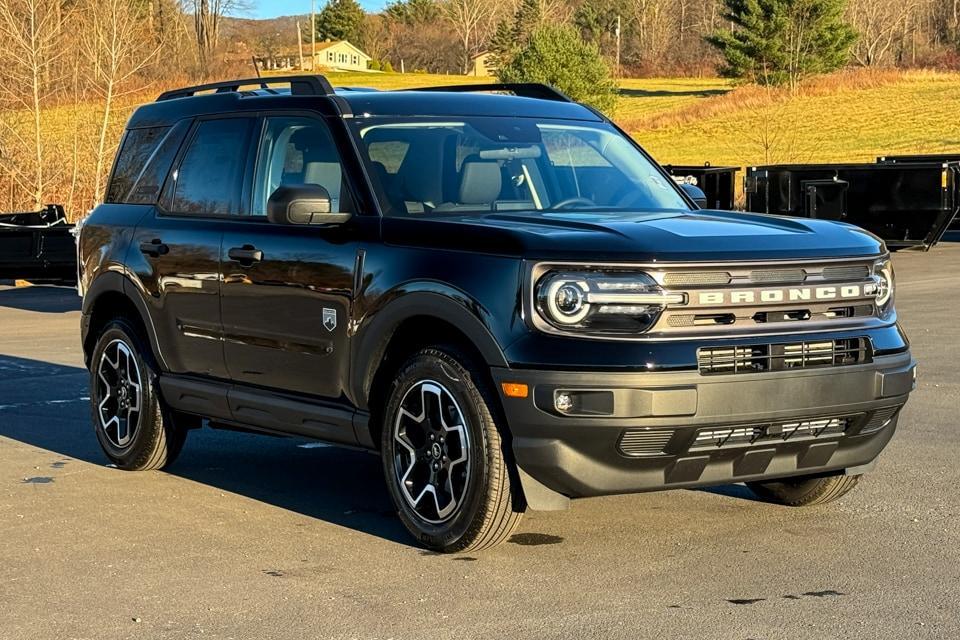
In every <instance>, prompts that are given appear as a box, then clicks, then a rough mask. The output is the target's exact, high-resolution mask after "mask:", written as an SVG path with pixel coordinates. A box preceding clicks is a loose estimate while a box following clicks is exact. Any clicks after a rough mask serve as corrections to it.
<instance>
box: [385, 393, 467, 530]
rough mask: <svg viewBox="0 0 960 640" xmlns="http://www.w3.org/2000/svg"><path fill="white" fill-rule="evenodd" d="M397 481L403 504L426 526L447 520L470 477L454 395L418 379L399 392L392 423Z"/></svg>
mask: <svg viewBox="0 0 960 640" xmlns="http://www.w3.org/2000/svg"><path fill="white" fill-rule="evenodd" d="M393 438H394V442H395V450H394V455H395V458H396V470H397V480H398V483H399V486H400V491H401V492H402V493H403V497H404V499H405V500H406V501H407V504H408V505H409V506H410V507H411V508H412V509H413V510H414V511H415V512H416V513H417V515H419V516H420V517H421V518H423V519H424V520H426V521H427V522H430V523H434V524H437V523H441V522H444V521H445V520H448V519H450V518H451V517H452V516H453V515H454V514H455V513H456V511H457V508H458V507H459V506H460V503H461V502H462V501H463V497H464V494H465V493H466V488H467V479H468V477H469V474H470V456H469V451H470V441H469V435H468V433H467V427H466V422H465V419H464V415H463V412H462V411H461V410H460V406H459V405H458V404H457V401H456V399H454V397H453V395H452V394H451V393H450V392H449V391H448V390H447V389H446V388H445V387H444V386H443V385H441V384H439V383H437V382H434V381H432V380H421V381H419V382H417V383H416V384H414V385H413V386H412V387H410V389H408V390H407V392H406V393H405V394H404V396H403V399H402V400H401V401H400V408H399V410H398V411H397V415H396V419H395V420H394V425H393Z"/></svg>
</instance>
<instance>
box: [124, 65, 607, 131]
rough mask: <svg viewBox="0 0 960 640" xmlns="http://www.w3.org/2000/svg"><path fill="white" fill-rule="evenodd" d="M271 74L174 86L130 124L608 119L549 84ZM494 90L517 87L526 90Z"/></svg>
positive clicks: (146, 107) (138, 125)
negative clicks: (205, 119)
mask: <svg viewBox="0 0 960 640" xmlns="http://www.w3.org/2000/svg"><path fill="white" fill-rule="evenodd" d="M308 78H311V79H312V78H315V77H308ZM267 80H269V84H273V79H264V83H263V84H260V81H259V80H249V81H228V82H218V83H213V84H209V85H200V86H198V87H187V88H184V89H177V90H173V91H168V92H166V93H164V94H162V95H161V96H160V98H159V99H158V100H157V102H153V103H149V104H146V105H143V106H141V107H139V108H138V109H137V110H136V112H135V113H134V114H133V116H132V117H131V118H130V122H129V123H128V125H127V126H128V127H129V128H140V127H149V126H158V125H169V124H172V123H173V122H176V121H177V120H180V119H182V118H185V117H194V116H200V115H212V114H219V113H237V112H245V111H263V110H271V109H284V110H287V109H294V110H301V109H302V110H311V111H318V112H320V113H323V114H325V115H332V116H342V115H349V116H353V117H377V116H398V117H405V116H429V117H444V116H450V117H467V116H494V117H506V118H522V117H535V118H547V119H563V120H586V121H594V122H597V121H600V120H601V119H602V118H601V116H599V115H598V114H597V113H596V112H595V111H593V110H592V109H590V108H588V107H585V106H583V105H581V104H578V103H576V102H572V101H570V100H569V99H568V98H566V96H563V94H560V93H559V92H557V91H556V90H554V89H552V88H550V87H547V86H545V85H476V86H468V85H464V86H456V87H429V88H425V89H422V90H421V89H409V90H401V91H377V90H375V89H367V88H351V87H342V88H338V89H335V90H334V89H333V88H332V87H330V85H329V83H327V82H326V81H324V82H315V81H311V82H303V77H291V78H283V79H281V80H286V81H287V82H288V84H289V85H290V87H289V88H272V87H269V86H267V84H268V82H267ZM258 84H260V86H259V87H256V86H255V88H253V89H251V90H243V87H244V86H247V85H258ZM304 87H306V88H304ZM310 87H315V88H316V90H315V91H312V90H311V89H310ZM201 91H215V92H214V93H200V92H201ZM489 91H515V92H516V93H517V94H520V95H509V94H506V93H489Z"/></svg>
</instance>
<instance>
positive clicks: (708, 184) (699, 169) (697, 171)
mask: <svg viewBox="0 0 960 640" xmlns="http://www.w3.org/2000/svg"><path fill="white" fill-rule="evenodd" d="M663 168H664V169H666V170H667V173H669V174H670V175H671V176H673V178H674V180H677V181H678V182H686V183H688V184H693V185H696V186H698V187H700V189H701V190H703V192H704V193H705V194H706V196H707V208H708V209H723V210H726V211H732V210H733V205H734V185H735V184H736V182H735V180H736V174H737V171H739V170H740V167H713V166H711V165H709V164H705V165H702V166H697V165H679V164H678V165H673V164H667V165H664V166H663Z"/></svg>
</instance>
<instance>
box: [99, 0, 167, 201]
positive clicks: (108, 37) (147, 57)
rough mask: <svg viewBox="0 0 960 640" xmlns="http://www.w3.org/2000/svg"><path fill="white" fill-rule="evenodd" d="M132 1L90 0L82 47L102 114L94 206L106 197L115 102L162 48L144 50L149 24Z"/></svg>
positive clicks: (154, 47)
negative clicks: (104, 190) (105, 183)
mask: <svg viewBox="0 0 960 640" xmlns="http://www.w3.org/2000/svg"><path fill="white" fill-rule="evenodd" d="M143 17H144V16H142V15H140V13H139V12H138V11H136V10H134V9H133V8H131V6H130V2H129V0H86V5H85V6H84V11H83V24H82V29H81V33H82V37H81V48H82V51H83V54H84V57H85V58H86V59H87V62H88V64H89V81H90V85H91V87H92V88H93V89H94V91H96V93H97V94H98V95H99V98H100V101H101V106H102V114H101V117H100V122H99V125H98V132H97V143H96V150H95V153H94V167H95V169H94V185H93V187H94V191H93V199H94V204H97V203H98V202H100V201H101V200H102V198H103V189H104V181H105V174H106V165H107V160H108V157H112V156H113V149H112V146H111V145H108V137H109V133H110V130H111V127H110V124H111V116H112V115H113V106H114V100H115V99H116V97H117V96H118V94H120V93H121V92H122V90H123V88H124V85H125V84H126V82H127V81H128V80H129V79H130V78H132V77H133V76H134V75H136V74H137V73H138V72H139V71H140V70H141V69H143V68H144V67H146V66H147V65H148V64H150V63H151V62H152V60H153V58H154V56H156V54H157V52H158V51H159V50H160V45H154V46H153V47H152V48H148V49H146V50H144V48H143V43H144V42H146V41H148V38H147V37H146V34H147V31H146V29H145V27H146V26H147V22H146V21H145V20H143Z"/></svg>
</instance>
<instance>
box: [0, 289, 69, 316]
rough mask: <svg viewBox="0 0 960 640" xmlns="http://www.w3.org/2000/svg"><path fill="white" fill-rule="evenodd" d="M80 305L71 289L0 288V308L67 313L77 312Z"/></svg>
mask: <svg viewBox="0 0 960 640" xmlns="http://www.w3.org/2000/svg"><path fill="white" fill-rule="evenodd" d="M80 303H81V300H80V296H78V295H77V290H76V289H74V288H72V287H55V286H40V285H31V286H28V287H10V288H6V287H0V307H8V308H10V309H20V310H21V311H35V312H38V313H67V312H70V311H79V310H80Z"/></svg>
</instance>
